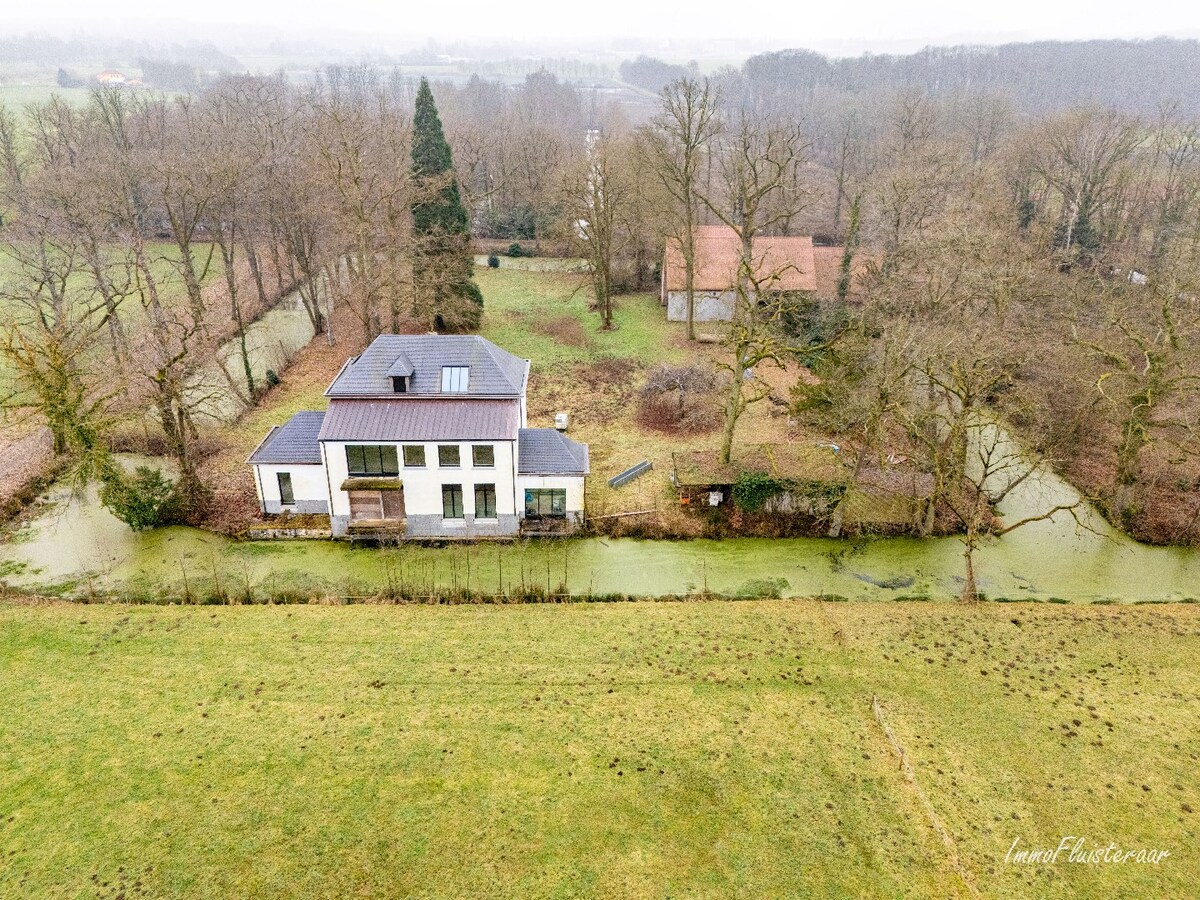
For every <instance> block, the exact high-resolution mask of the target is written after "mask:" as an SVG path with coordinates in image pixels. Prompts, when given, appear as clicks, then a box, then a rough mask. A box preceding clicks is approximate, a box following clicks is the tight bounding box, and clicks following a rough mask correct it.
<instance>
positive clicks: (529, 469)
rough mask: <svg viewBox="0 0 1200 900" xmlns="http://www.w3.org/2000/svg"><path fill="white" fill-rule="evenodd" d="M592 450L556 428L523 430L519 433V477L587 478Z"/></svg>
mask: <svg viewBox="0 0 1200 900" xmlns="http://www.w3.org/2000/svg"><path fill="white" fill-rule="evenodd" d="M588 471H589V467H588V447H587V444H579V443H576V442H575V441H573V440H571V439H570V438H569V437H567V436H566V435H563V434H560V433H559V432H557V431H555V430H554V429H553V428H522V429H521V430H520V431H519V432H518V433H517V474H518V475H586V474H588Z"/></svg>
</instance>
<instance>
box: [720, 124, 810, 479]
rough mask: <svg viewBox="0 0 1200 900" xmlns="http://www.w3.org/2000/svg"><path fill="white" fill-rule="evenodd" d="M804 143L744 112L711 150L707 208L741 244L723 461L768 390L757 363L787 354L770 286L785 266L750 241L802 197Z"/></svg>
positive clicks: (779, 304) (779, 307)
mask: <svg viewBox="0 0 1200 900" xmlns="http://www.w3.org/2000/svg"><path fill="white" fill-rule="evenodd" d="M805 148H806V143H805V140H804V137H803V135H802V133H801V131H800V129H799V128H798V127H797V126H795V125H784V124H779V123H775V122H771V121H769V120H766V119H764V118H762V117H760V116H756V115H755V114H753V113H752V112H750V111H748V110H745V109H743V110H742V111H741V112H740V113H739V114H738V116H737V119H736V122H735V123H734V124H732V125H730V126H727V127H726V128H725V129H724V134H723V138H722V140H721V141H720V142H719V143H718V144H717V146H716V148H715V155H716V157H717V161H718V162H717V165H718V171H719V176H718V179H717V181H716V184H715V185H714V187H715V190H710V189H706V190H705V191H704V192H703V193H701V199H702V200H703V202H704V205H705V206H706V207H707V208H708V210H709V212H711V213H712V215H713V216H714V217H716V219H717V220H718V221H720V222H722V223H724V224H725V225H727V226H728V227H729V228H731V229H732V230H733V232H734V233H735V234H736V236H737V241H738V247H739V250H738V265H737V273H736V279H735V281H736V283H735V286H734V301H733V315H732V320H731V321H730V324H729V328H728V329H727V330H726V332H725V335H724V339H723V345H724V347H725V349H726V350H727V352H728V356H729V357H730V358H729V359H727V360H725V361H723V363H722V366H723V368H725V369H726V370H727V371H728V372H729V373H730V376H731V382H730V389H729V396H728V397H727V399H726V402H725V427H724V430H723V432H722V436H721V460H722V461H723V462H729V458H730V454H731V452H732V448H733V438H734V432H735V430H736V428H737V423H738V420H739V419H740V418H741V416H742V413H743V412H745V411H746V408H747V407H749V406H751V405H752V404H754V403H758V402H760V401H762V400H764V399H766V397H768V396H769V393H770V392H769V390H768V388H767V387H766V385H765V383H763V382H762V381H760V380H758V379H756V378H755V377H754V367H755V366H757V365H760V364H766V363H773V364H776V365H783V360H784V357H785V356H786V354H787V353H788V352H789V351H790V347H789V345H788V342H787V340H786V337H785V336H784V335H783V334H782V331H781V328H780V323H781V320H782V317H783V311H784V306H783V298H782V296H781V295H780V294H779V293H778V291H777V290H776V289H775V288H774V284H775V282H776V281H777V280H778V279H779V278H780V277H781V276H782V275H784V274H785V271H783V270H775V269H772V267H771V266H772V264H771V263H769V262H768V260H767V257H766V254H764V253H756V252H755V249H754V238H755V236H756V235H759V234H764V233H766V232H768V231H769V230H770V229H771V228H773V227H776V226H778V225H780V224H781V223H782V222H785V221H787V220H788V219H789V218H790V217H791V216H793V215H795V214H796V212H797V210H798V209H800V208H802V207H803V206H804V204H805V203H806V202H807V199H808V198H807V193H806V192H805V191H803V190H802V189H799V184H800V182H799V179H798V178H797V173H798V170H799V168H800V166H801V164H802V162H803V159H804V153H805Z"/></svg>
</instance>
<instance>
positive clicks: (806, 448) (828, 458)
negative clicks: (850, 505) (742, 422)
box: [671, 444, 850, 515]
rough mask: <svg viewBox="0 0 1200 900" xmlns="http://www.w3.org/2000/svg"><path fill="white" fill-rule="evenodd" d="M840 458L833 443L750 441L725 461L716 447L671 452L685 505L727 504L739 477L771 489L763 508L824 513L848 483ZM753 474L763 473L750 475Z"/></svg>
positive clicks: (847, 472)
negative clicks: (714, 448) (713, 448)
mask: <svg viewBox="0 0 1200 900" xmlns="http://www.w3.org/2000/svg"><path fill="white" fill-rule="evenodd" d="M841 456H842V455H841V453H840V452H839V451H838V450H837V449H836V448H835V447H833V446H831V445H812V444H751V445H746V446H742V447H737V448H735V449H734V452H733V454H732V455H731V458H730V461H729V462H728V463H723V462H721V459H720V454H719V453H718V452H717V451H716V450H690V451H685V452H680V453H673V454H672V455H671V460H672V471H671V480H672V482H673V483H674V485H675V487H676V489H677V490H678V492H679V502H680V503H681V504H682V505H684V506H687V507H692V508H699V507H705V506H722V505H725V504H728V503H730V502H731V501H732V500H733V495H734V486H735V485H737V484H738V483H739V481H741V482H742V483H743V484H746V483H747V482H748V481H751V480H753V481H757V482H758V484H759V485H761V486H762V489H764V490H765V491H766V492H767V496H766V497H765V498H764V501H763V503H762V507H761V508H762V509H764V510H766V511H768V512H790V513H806V514H810V515H823V514H825V513H826V512H828V511H829V510H830V509H832V507H833V506H834V505H836V503H837V501H838V500H839V499H840V498H841V496H842V494H843V493H845V490H846V486H847V485H848V484H849V481H850V469H849V467H848V466H847V465H846V463H845V462H844V461H843V460H842V458H841ZM754 475H757V476H762V477H761V478H758V479H748V478H747V477H746V476H754Z"/></svg>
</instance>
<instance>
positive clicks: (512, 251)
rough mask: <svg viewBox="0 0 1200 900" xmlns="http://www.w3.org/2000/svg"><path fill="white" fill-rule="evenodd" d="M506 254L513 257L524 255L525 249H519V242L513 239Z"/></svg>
mask: <svg viewBox="0 0 1200 900" xmlns="http://www.w3.org/2000/svg"><path fill="white" fill-rule="evenodd" d="M508 255H509V256H511V257H513V258H514V259H515V258H516V257H519V256H524V255H525V251H524V250H522V249H521V245H520V244H518V243H517V242H516V241H513V242H512V243H511V244H509V245H508Z"/></svg>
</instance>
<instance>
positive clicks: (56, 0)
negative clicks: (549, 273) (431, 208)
mask: <svg viewBox="0 0 1200 900" xmlns="http://www.w3.org/2000/svg"><path fill="white" fill-rule="evenodd" d="M10 3H12V4H13V5H15V4H16V0H10ZM8 5H9V4H6V6H8ZM23 6H24V8H23V9H17V10H13V9H11V8H10V9H9V10H6V12H5V14H4V17H3V21H2V22H0V32H7V33H10V34H11V33H14V32H17V33H20V32H23V31H27V30H30V29H39V28H41V29H45V30H48V31H53V32H55V33H64V32H69V31H80V30H82V31H92V30H96V31H103V32H105V33H106V34H109V33H113V32H124V33H126V34H127V35H128V36H130V37H140V36H143V34H146V33H150V34H152V36H153V37H156V38H162V37H165V36H167V35H171V36H176V35H177V37H176V39H180V40H186V39H188V38H189V37H198V38H203V39H220V37H221V32H225V38H226V39H232V40H233V41H235V42H240V41H238V35H237V32H236V30H235V31H234V32H233V33H232V34H231V33H229V31H228V29H224V28H222V27H221V26H224V25H233V26H240V27H241V28H243V29H244V28H246V27H247V26H250V27H251V28H252V29H253V31H254V32H259V31H260V29H269V31H270V32H276V33H277V34H278V36H279V37H285V38H297V37H305V36H313V37H317V38H320V37H321V36H322V35H325V36H330V35H331V34H332V33H333V32H342V35H341V36H342V37H343V38H344V37H345V36H348V35H361V37H362V41H363V43H364V44H365V45H369V44H377V45H378V44H383V43H389V44H390V43H392V42H394V41H401V42H403V43H404V44H414V43H419V42H421V41H422V40H424V39H426V38H436V39H439V40H447V39H453V38H461V39H470V40H479V39H485V40H486V39H491V40H497V41H503V40H522V39H531V40H546V39H551V40H553V39H567V40H572V41H576V40H588V39H594V38H613V37H644V38H650V39H656V40H657V39H672V38H675V39H680V40H682V41H686V42H687V43H693V42H696V41H698V40H700V41H703V40H705V39H718V40H719V39H721V38H740V39H747V40H752V41H754V42H755V43H761V44H763V45H765V46H777V47H811V48H815V49H821V50H824V51H827V52H840V53H860V52H863V51H865V50H876V51H878V50H888V49H903V48H904V47H906V46H909V45H915V46H921V45H923V44H927V43H928V44H946V43H969V42H976V41H979V42H986V43H1000V42H1004V41H1012V40H1022V41H1024V40H1038V39H1045V38H1052V39H1071V38H1094V37H1152V36H1156V35H1163V34H1169V35H1175V36H1187V37H1197V36H1200V3H1196V2H1194V0H1142V2H1138V3H1134V4H1130V3H1129V2H1128V0H1121V2H1117V0H1089V2H1080V0H1069V2H1063V0H1002V2H990V3H984V2H971V0H913V2H905V0H858V2H856V3H852V4H851V3H828V2H826V3H813V2H809V3H803V2H796V0H785V2H769V3H764V2H758V3H754V2H750V3H746V2H740V3H739V2H729V0H723V2H714V0H691V2H684V0H673V2H669V3H664V2H661V0H659V2H655V0H600V2H596V3H586V2H581V0H574V2H563V0H553V2H551V0H516V2H514V0H508V2H504V0H455V2H436V0H435V2H430V0H389V2H371V0H335V2H328V0H326V2H323V3H319V4H318V3H300V2H292V0H204V2H202V3H191V4H189V3H163V2H162V0H119V2H117V3H111V4H97V3H96V2H95V0H47V2H45V3H38V4H27V5H25V4H23ZM100 16H103V19H102V20H101V19H100V18H99V17H100ZM197 25H201V26H205V27H201V28H196V27H195V26H197ZM263 36H265V37H268V38H269V36H270V34H269V33H267V34H261V33H260V34H255V35H253V36H251V35H246V34H243V35H241V37H242V38H243V39H245V38H247V37H263ZM564 49H566V48H564Z"/></svg>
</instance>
